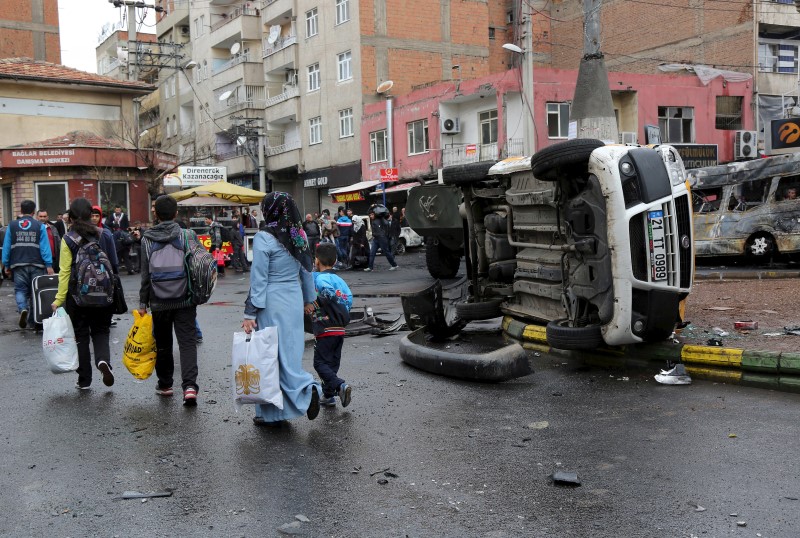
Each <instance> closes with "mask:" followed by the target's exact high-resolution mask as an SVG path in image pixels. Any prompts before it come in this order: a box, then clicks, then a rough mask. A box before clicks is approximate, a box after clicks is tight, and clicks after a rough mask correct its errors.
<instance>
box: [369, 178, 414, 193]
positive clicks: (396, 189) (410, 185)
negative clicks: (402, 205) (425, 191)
mask: <svg viewBox="0 0 800 538" xmlns="http://www.w3.org/2000/svg"><path fill="white" fill-rule="evenodd" d="M413 187H419V183H417V182H416V181H414V182H412V183H403V184H401V185H395V186H394V187H387V188H386V189H385V192H386V194H391V193H393V192H405V191H407V190H409V189H411V188H413ZM383 193H384V191H375V192H373V193H372V196H383Z"/></svg>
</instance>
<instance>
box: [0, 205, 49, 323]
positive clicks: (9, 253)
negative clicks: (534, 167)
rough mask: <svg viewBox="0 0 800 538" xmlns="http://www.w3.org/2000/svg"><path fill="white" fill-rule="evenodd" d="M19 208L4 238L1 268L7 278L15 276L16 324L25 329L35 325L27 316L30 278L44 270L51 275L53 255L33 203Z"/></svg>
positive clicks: (29, 303)
mask: <svg viewBox="0 0 800 538" xmlns="http://www.w3.org/2000/svg"><path fill="white" fill-rule="evenodd" d="M20 210H21V213H22V216H21V217H20V218H19V220H15V221H12V222H11V224H10V225H9V226H8V230H6V235H5V237H4V238H3V267H4V270H5V274H6V277H7V278H13V279H14V298H15V300H16V302H17V312H19V327H20V329H24V328H26V327H28V328H33V327H34V325H33V319H32V318H29V317H28V312H29V310H30V308H31V307H32V306H33V302H32V296H31V293H32V286H33V279H34V278H36V277H37V276H40V275H43V274H45V272H46V273H47V274H48V275H52V274H53V254H52V252H51V251H50V241H49V240H48V238H47V234H46V233H43V232H44V229H43V227H42V224H41V223H40V222H39V221H38V220H36V219H34V218H33V213H34V211H35V210H36V203H35V202H34V201H33V200H24V201H23V202H22V203H21V204H20Z"/></svg>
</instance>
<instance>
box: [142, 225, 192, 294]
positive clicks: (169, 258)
mask: <svg viewBox="0 0 800 538" xmlns="http://www.w3.org/2000/svg"><path fill="white" fill-rule="evenodd" d="M185 259H186V251H185V250H184V243H183V237H182V236H178V237H176V238H175V239H173V240H172V241H170V242H169V243H157V242H153V250H152V252H151V253H150V284H151V287H152V290H153V295H155V296H156V297H157V298H159V299H176V300H180V299H186V298H187V297H188V292H189V278H188V274H187V272H186V264H185V263H184V260H185Z"/></svg>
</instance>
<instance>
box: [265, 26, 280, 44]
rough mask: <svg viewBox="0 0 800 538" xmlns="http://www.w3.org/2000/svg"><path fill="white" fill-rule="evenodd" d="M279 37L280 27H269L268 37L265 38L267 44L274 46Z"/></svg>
mask: <svg viewBox="0 0 800 538" xmlns="http://www.w3.org/2000/svg"><path fill="white" fill-rule="evenodd" d="M280 35H281V27H280V26H278V25H277V24H276V25H273V26H270V27H269V37H268V38H267V43H269V44H270V45H274V44H275V42H276V41H277V40H278V37H279V36H280Z"/></svg>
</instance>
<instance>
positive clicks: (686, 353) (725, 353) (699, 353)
mask: <svg viewBox="0 0 800 538" xmlns="http://www.w3.org/2000/svg"><path fill="white" fill-rule="evenodd" d="M742 353H744V350H743V349H736V348H724V347H711V346H692V345H688V344H686V345H684V346H683V348H682V349H681V360H682V361H683V362H685V363H692V364H705V365H708V366H714V367H717V368H741V367H742Z"/></svg>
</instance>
